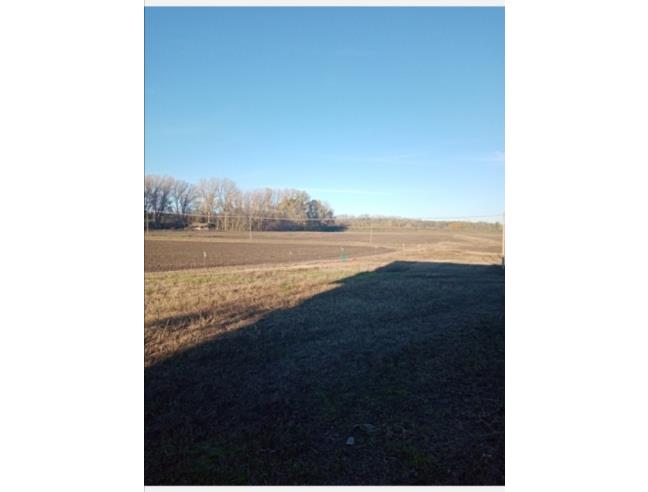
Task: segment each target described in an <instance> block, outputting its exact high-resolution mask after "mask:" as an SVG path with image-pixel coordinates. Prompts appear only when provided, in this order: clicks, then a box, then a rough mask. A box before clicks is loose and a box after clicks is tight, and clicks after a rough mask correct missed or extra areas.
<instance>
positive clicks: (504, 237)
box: [502, 214, 506, 268]
mask: <svg viewBox="0 0 648 492" xmlns="http://www.w3.org/2000/svg"><path fill="white" fill-rule="evenodd" d="M504 222H505V219H504V214H502V268H504V246H505V245H506V236H505V235H504Z"/></svg>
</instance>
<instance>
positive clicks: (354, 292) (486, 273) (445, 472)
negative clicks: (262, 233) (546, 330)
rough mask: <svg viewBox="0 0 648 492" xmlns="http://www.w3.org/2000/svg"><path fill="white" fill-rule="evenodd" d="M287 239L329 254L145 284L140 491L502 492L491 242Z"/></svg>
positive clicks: (237, 238) (215, 238) (499, 352)
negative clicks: (422, 490)
mask: <svg viewBox="0 0 648 492" xmlns="http://www.w3.org/2000/svg"><path fill="white" fill-rule="evenodd" d="M210 234H212V235H211V236H198V237H195V236H193V235H191V234H189V235H188V237H186V236H185V237H181V236H180V234H178V233H176V234H168V233H162V234H151V238H150V240H149V241H147V245H146V248H147V249H146V251H147V254H148V252H150V251H151V249H150V248H151V246H152V245H153V244H154V243H155V244H156V245H157V243H160V244H159V245H158V246H155V245H154V246H153V247H158V248H161V247H163V245H164V244H165V243H168V242H171V243H176V242H187V243H188V244H190V245H192V246H191V247H194V246H193V244H194V243H197V244H198V246H199V247H200V248H203V247H207V245H211V243H213V244H214V247H216V248H221V247H223V246H228V245H229V246H230V247H231V248H234V249H229V250H223V249H219V250H218V251H229V252H230V254H236V253H235V251H236V248H241V245H250V243H246V242H245V241H246V240H245V239H244V237H242V236H241V235H234V236H231V235H230V236H224V235H213V234H214V233H210ZM273 234H274V236H273ZM278 234H280V236H279V237H277V235H278ZM284 234H286V233H269V234H268V235H267V236H266V237H264V238H263V243H261V242H259V243H257V244H256V245H254V244H252V246H254V247H255V248H259V247H261V248H262V250H263V249H267V250H268V251H270V252H272V251H280V253H278V254H281V252H284V249H283V248H284V247H285V246H286V245H287V244H289V243H290V247H295V245H294V244H293V243H295V242H296V243H298V245H301V246H300V247H304V248H305V251H306V246H307V243H311V242H312V243H314V244H313V247H314V248H315V251H316V250H317V248H325V247H329V248H333V250H334V251H335V252H336V253H335V255H333V257H331V258H329V259H327V260H322V261H317V260H316V259H314V258H313V256H312V255H306V254H305V255H304V256H303V258H304V261H293V262H292V263H288V262H276V263H273V262H272V261H266V260H265V259H264V262H263V263H264V264H263V265H261V264H257V265H255V264H251V263H246V264H238V265H236V264H231V263H230V264H226V266H218V267H209V266H208V267H207V268H197V269H185V270H177V271H155V272H147V273H145V328H144V336H145V343H144V346H145V354H144V355H145V483H146V484H148V485H163V484H168V485H173V484H192V485H234V484H248V485H264V484H273V485H326V484H331V485H343V484H344V485H371V484H374V485H391V484H419V485H454V484H464V485H469V484H475V485H476V484H483V485H503V484H504V270H503V269H502V268H501V267H500V266H499V262H500V256H499V252H500V250H499V248H500V244H501V243H500V242H499V238H498V237H497V236H496V235H490V236H489V235H483V236H478V235H474V234H462V235H450V236H441V235H434V234H429V233H426V234H423V235H419V236H416V235H410V236H407V237H405V236H404V235H402V234H396V235H388V234H385V235H384V237H383V238H382V241H379V240H378V238H377V237H376V236H374V240H375V241H377V245H378V246H380V247H382V249H384V251H382V252H381V253H380V254H372V255H365V256H362V255H359V256H350V257H349V258H346V259H341V258H339V253H338V252H339V248H340V244H346V246H345V249H346V248H347V247H349V248H350V247H351V246H356V245H357V247H359V248H362V247H363V246H360V244H362V240H361V238H359V236H357V235H354V234H355V233H349V232H344V233H342V234H343V235H342V236H338V237H335V238H334V236H333V235H331V234H330V233H301V234H302V235H301V236H300V235H299V234H300V233H288V234H295V235H293V236H291V237H289V236H286V235H284ZM304 234H306V236H304ZM317 234H320V235H321V234H324V235H325V236H324V237H318V236H317ZM260 239H261V238H259V237H256V238H254V239H253V240H254V241H260ZM422 239H427V241H428V242H427V243H424V242H423V241H422ZM378 241H379V242H378ZM399 242H400V246H398V243H399ZM403 243H405V245H404V247H403ZM364 244H365V246H364V248H367V249H369V250H371V251H374V252H375V246H376V244H374V246H371V245H367V244H366V241H365V243H364ZM198 246H195V247H198ZM170 247H171V248H179V247H180V246H178V245H176V244H173V245H172V246H170ZM243 247H245V246H243ZM250 251H255V250H254V249H253V250H250ZM361 251H363V250H361ZM200 252H201V255H202V249H201V250H200ZM208 254H209V253H208ZM270 254H271V253H268V252H263V253H259V255H260V256H263V258H267V257H268V255H270ZM201 267H202V265H201Z"/></svg>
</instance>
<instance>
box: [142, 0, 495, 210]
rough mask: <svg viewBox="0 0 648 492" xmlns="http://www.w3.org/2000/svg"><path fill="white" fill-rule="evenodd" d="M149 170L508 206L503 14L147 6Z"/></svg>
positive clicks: (338, 204) (365, 203) (380, 198)
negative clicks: (505, 189) (505, 196)
mask: <svg viewBox="0 0 648 492" xmlns="http://www.w3.org/2000/svg"><path fill="white" fill-rule="evenodd" d="M145 172H146V174H159V175H170V176H173V177H175V178H178V179H184V180H187V181H190V182H197V181H198V180H199V179H201V178H208V177H212V176H216V177H226V178H230V179H232V180H233V181H234V182H236V183H237V185H238V186H239V187H240V188H241V189H243V190H251V189H257V188H263V187H272V188H296V189H301V190H305V191H307V192H308V193H309V194H310V195H311V196H312V197H313V198H316V199H320V200H326V201H328V202H329V203H330V205H331V206H332V207H333V209H334V210H335V213H336V214H337V215H341V214H356V215H359V214H370V215H389V216H401V217H419V218H445V217H459V216H478V215H490V214H500V213H502V211H503V209H504V8H502V7H490V8H475V7H464V8H440V7H431V8H349V7H347V8H222V7H221V8H214V7H211V8H196V7H189V8H178V7H174V8H161V7H146V8H145Z"/></svg>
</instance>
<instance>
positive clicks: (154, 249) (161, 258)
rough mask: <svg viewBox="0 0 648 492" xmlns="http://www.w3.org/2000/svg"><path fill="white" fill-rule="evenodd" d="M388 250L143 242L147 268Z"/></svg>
mask: <svg viewBox="0 0 648 492" xmlns="http://www.w3.org/2000/svg"><path fill="white" fill-rule="evenodd" d="M342 248H343V249H342ZM389 251H390V250H388V249H385V248H380V247H371V246H349V245H346V246H337V245H327V244H322V245H313V244H290V243H285V244H282V243H251V242H247V243H245V242H220V241H219V242H216V241H210V242H208V241H176V240H149V241H145V242H144V258H145V260H144V271H147V272H160V271H171V270H184V269H190V268H206V267H217V266H233V265H257V264H265V263H297V262H303V261H313V260H326V259H338V258H345V257H346V258H354V257H359V256H368V255H375V254H380V253H386V252H389Z"/></svg>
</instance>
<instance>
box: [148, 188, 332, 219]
mask: <svg viewBox="0 0 648 492" xmlns="http://www.w3.org/2000/svg"><path fill="white" fill-rule="evenodd" d="M144 214H145V220H146V224H147V225H148V226H150V227H155V228H162V227H187V226H190V225H191V224H195V223H202V224H205V225H206V226H207V227H213V228H215V229H217V230H220V231H243V230H248V229H253V230H257V231H258V230H280V229H297V228H299V229H322V228H330V227H334V226H335V223H334V219H333V210H332V209H331V207H330V206H329V205H328V204H327V203H326V202H322V201H319V200H314V199H311V197H310V196H309V195H308V193H306V192H305V191H300V190H292V189H289V190H276V189H271V188H265V189H261V190H252V191H242V190H240V189H239V188H238V187H237V186H236V184H235V183H234V182H233V181H232V180H230V179H227V178H209V179H201V180H200V181H198V183H195V184H192V183H188V182H187V181H183V180H179V179H175V178H173V177H170V176H154V175H151V176H145V178H144ZM192 214H195V215H192Z"/></svg>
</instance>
